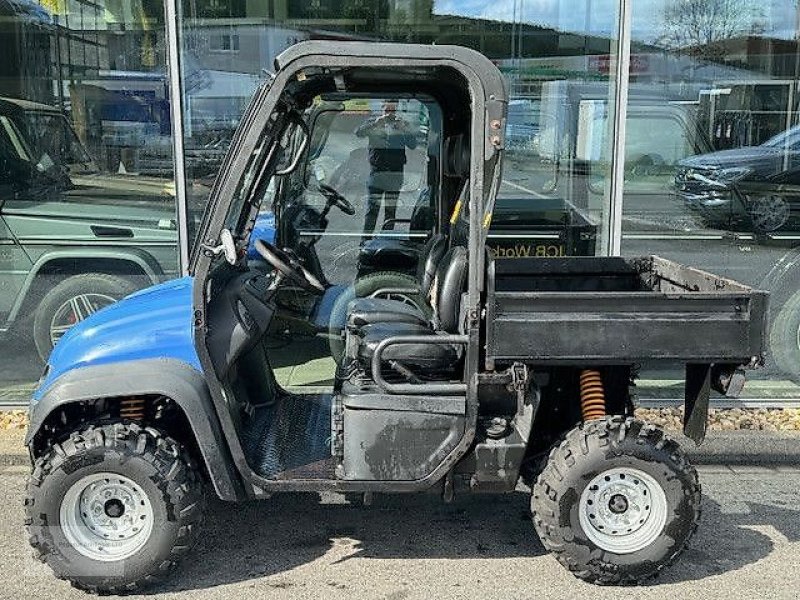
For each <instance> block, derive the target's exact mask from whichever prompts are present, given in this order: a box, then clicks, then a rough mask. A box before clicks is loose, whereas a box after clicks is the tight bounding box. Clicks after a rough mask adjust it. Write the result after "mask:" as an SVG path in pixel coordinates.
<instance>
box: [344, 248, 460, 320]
mask: <svg viewBox="0 0 800 600" xmlns="http://www.w3.org/2000/svg"><path fill="white" fill-rule="evenodd" d="M446 249H447V242H446V240H445V237H444V236H443V235H442V234H441V233H435V234H434V235H432V236H431V237H430V239H429V240H428V242H427V243H426V244H425V248H424V249H423V251H422V252H421V253H420V259H419V264H418V265H417V290H415V292H414V295H419V296H421V297H424V298H427V297H428V296H429V295H430V291H431V286H432V285H433V280H434V276H435V275H436V269H437V268H438V267H439V263H440V262H441V260H442V256H443V255H444V253H445V251H446ZM424 308H428V309H429V310H428V311H426V310H424ZM430 312H431V309H430V307H416V306H414V305H412V304H409V303H408V302H403V301H402V300H393V299H391V298H372V297H368V298H356V299H355V300H353V301H352V302H351V303H350V305H349V306H348V310H347V315H348V317H347V327H348V328H350V329H352V328H360V327H363V326H365V325H367V324H369V323H383V322H397V323H417V324H419V325H427V324H428V323H430Z"/></svg>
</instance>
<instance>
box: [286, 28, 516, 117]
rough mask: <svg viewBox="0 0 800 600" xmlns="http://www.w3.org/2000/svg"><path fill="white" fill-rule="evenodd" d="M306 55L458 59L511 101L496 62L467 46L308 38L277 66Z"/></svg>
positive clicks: (490, 90)
mask: <svg viewBox="0 0 800 600" xmlns="http://www.w3.org/2000/svg"><path fill="white" fill-rule="evenodd" d="M307 56H321V57H325V56H327V57H334V56H335V57H339V58H341V57H347V56H352V57H367V56H369V57H374V58H383V59H387V60H393V59H394V60H397V59H408V60H430V61H432V62H434V61H455V62H458V63H461V64H462V65H464V66H466V67H469V68H471V69H472V70H473V71H474V72H475V73H476V74H477V75H478V77H479V78H480V79H481V81H482V83H483V86H484V88H485V90H486V92H487V93H488V94H489V95H492V96H493V97H494V98H493V99H494V100H497V101H500V102H507V101H508V90H507V86H506V81H505V78H504V77H503V75H502V73H500V70H499V69H498V68H497V65H495V64H494V63H493V62H492V61H490V60H489V59H488V58H486V57H485V56H484V55H483V54H481V53H480V52H478V51H476V50H472V49H471V48H466V47H464V46H453V45H447V44H444V45H433V44H396V43H384V42H352V41H345V42H341V41H327V40H308V41H304V42H300V43H298V44H295V45H293V46H290V47H289V48H287V49H286V50H284V51H283V52H281V53H280V54H279V55H278V56H276V57H275V69H276V70H282V69H285V68H286V67H287V66H288V65H289V64H290V63H292V62H294V61H296V60H298V59H301V58H304V57H307Z"/></svg>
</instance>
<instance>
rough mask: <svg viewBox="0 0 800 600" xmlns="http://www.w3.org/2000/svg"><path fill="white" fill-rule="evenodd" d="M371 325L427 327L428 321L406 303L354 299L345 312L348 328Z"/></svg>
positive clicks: (379, 299)
mask: <svg viewBox="0 0 800 600" xmlns="http://www.w3.org/2000/svg"><path fill="white" fill-rule="evenodd" d="M372 323H413V324H415V325H421V326H424V327H428V326H429V324H430V319H429V318H427V317H426V316H425V314H423V312H422V311H421V310H420V309H419V308H417V307H416V306H413V305H411V304H408V303H406V302H401V301H400V300H391V299H389V298H356V299H355V300H353V301H352V302H351V303H350V307H349V308H348V311H347V326H348V328H361V327H365V326H367V325H369V324H372Z"/></svg>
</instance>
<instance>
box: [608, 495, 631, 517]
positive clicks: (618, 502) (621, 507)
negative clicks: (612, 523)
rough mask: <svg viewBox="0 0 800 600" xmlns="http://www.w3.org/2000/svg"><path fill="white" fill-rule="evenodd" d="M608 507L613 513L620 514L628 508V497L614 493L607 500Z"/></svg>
mask: <svg viewBox="0 0 800 600" xmlns="http://www.w3.org/2000/svg"><path fill="white" fill-rule="evenodd" d="M608 508H609V510H611V512H612V513H614V514H615V515H620V514H622V513H624V512H625V511H626V510H628V499H627V498H626V497H625V496H624V495H623V494H614V495H613V496H611V500H609V501H608Z"/></svg>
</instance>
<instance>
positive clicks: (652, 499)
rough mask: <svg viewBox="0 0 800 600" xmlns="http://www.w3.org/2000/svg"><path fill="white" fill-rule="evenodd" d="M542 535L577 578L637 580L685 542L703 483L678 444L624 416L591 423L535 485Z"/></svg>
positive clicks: (567, 441) (559, 449) (558, 450)
mask: <svg viewBox="0 0 800 600" xmlns="http://www.w3.org/2000/svg"><path fill="white" fill-rule="evenodd" d="M531 512H532V513H533V519H534V525H535V527H536V531H537V533H538V534H539V538H540V539H541V541H542V543H543V544H544V546H545V548H547V549H548V550H549V551H550V552H552V553H553V554H554V555H555V556H556V558H557V559H558V560H559V562H561V564H562V565H564V566H565V567H566V568H567V569H569V570H570V571H571V572H572V573H573V574H574V575H576V576H577V577H579V578H581V579H584V580H586V581H589V582H591V583H601V584H635V583H640V582H642V581H645V580H647V579H649V578H650V577H653V576H655V575H656V574H657V573H659V572H660V571H661V570H662V569H663V568H664V567H666V566H667V565H668V564H670V563H671V562H672V561H673V560H675V558H676V557H677V556H678V555H679V554H680V552H681V551H682V550H683V549H684V548H685V547H686V544H687V543H688V541H689V539H690V538H691V536H692V534H693V533H694V531H695V529H696V528H697V523H698V520H699V517H700V484H699V483H698V479H697V471H695V469H694V467H692V466H691V465H690V464H689V462H688V460H687V458H686V456H685V455H684V453H683V452H682V450H681V449H680V447H679V446H678V444H677V442H675V441H674V440H672V439H670V438H668V437H667V436H666V435H665V434H664V433H663V432H662V431H661V430H660V429H658V428H657V427H655V426H652V425H646V424H645V423H642V422H641V421H637V420H634V419H632V418H624V417H607V418H605V419H599V420H596V421H589V422H587V423H585V424H582V425H580V426H578V427H576V428H575V429H573V430H572V431H570V432H569V433H568V434H567V435H566V437H565V438H564V441H563V442H562V443H561V444H560V445H558V446H556V447H555V448H554V449H553V450H552V452H551V453H550V457H549V458H548V461H547V464H546V466H545V468H544V470H543V471H542V473H541V474H540V475H539V477H538V479H537V481H536V483H535V484H534V486H533V494H532V500H531Z"/></svg>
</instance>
